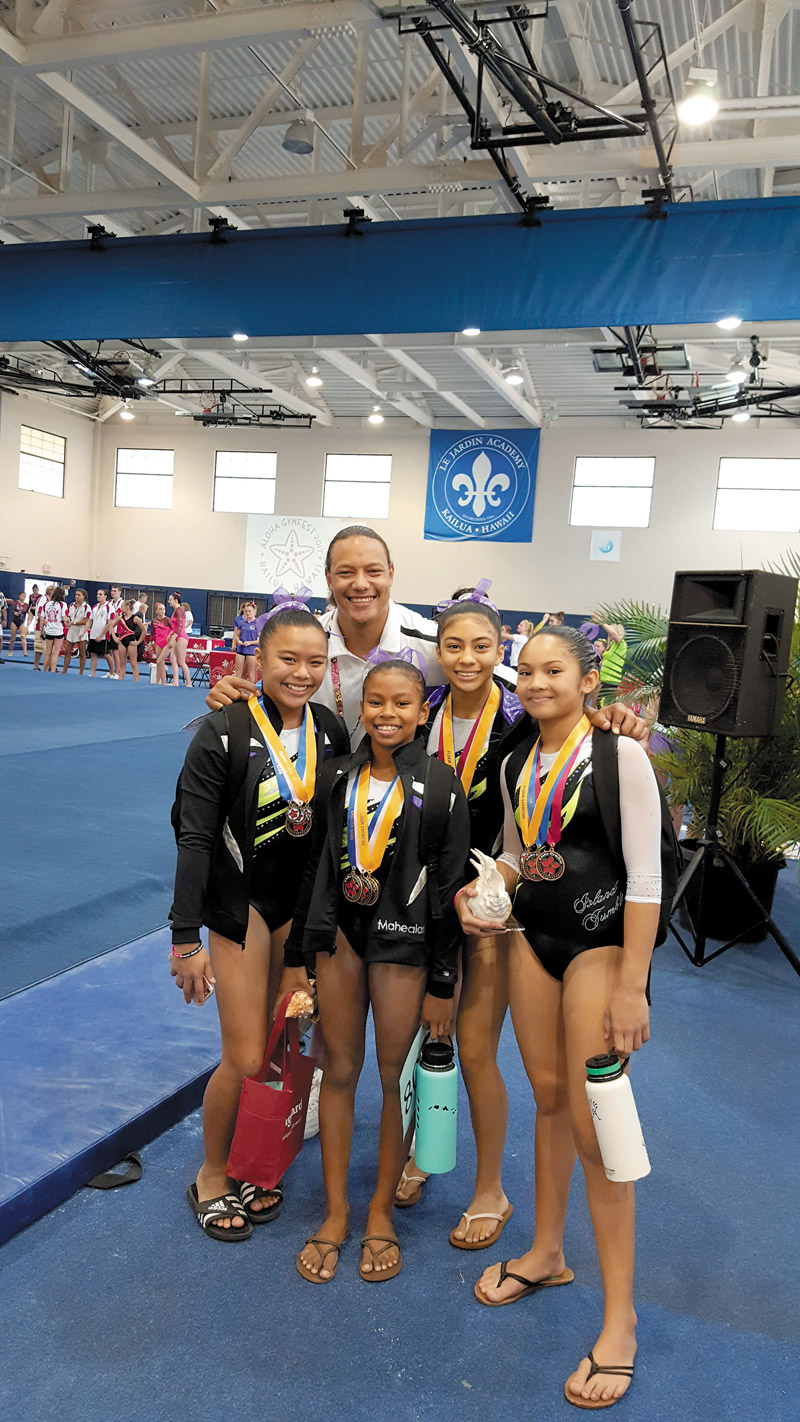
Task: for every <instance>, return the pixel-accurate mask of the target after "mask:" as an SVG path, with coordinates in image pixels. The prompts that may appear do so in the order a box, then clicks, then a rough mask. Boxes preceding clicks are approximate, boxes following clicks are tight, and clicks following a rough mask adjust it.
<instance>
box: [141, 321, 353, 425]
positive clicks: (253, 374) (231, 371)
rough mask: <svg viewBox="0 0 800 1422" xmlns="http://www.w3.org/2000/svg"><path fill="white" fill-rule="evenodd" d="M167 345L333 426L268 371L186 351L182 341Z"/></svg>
mask: <svg viewBox="0 0 800 1422" xmlns="http://www.w3.org/2000/svg"><path fill="white" fill-rule="evenodd" d="M167 344H168V345H171V346H175V347H176V349H178V350H180V352H181V355H182V356H188V358H189V359H190V360H201V361H202V362H203V364H204V365H207V366H210V367H211V368H212V369H213V370H218V371H220V373H221V374H222V375H227V376H228V378H229V379H231V380H238V381H240V382H241V384H242V385H248V386H249V387H250V388H251V389H252V390H263V389H265V388H268V389H269V390H270V392H271V394H272V397H273V399H274V400H275V402H276V403H278V404H281V405H285V406H286V407H287V409H289V410H296V411H297V413H298V414H300V415H313V416H314V419H315V420H316V422H317V424H320V425H332V424H333V417H332V416H331V415H329V414H326V413H325V411H324V410H320V409H319V407H318V406H317V405H312V404H311V402H310V401H308V400H302V399H301V398H300V396H299V395H294V394H292V392H291V390H281V389H279V388H278V386H277V385H274V384H273V382H272V381H271V380H270V377H269V372H268V371H263V372H261V371H257V370H252V369H250V367H248V366H245V365H237V363H236V361H235V360H230V359H229V357H228V356H224V355H220V353H219V352H218V351H208V350H202V351H196V350H186V348H185V347H184V346H183V345H182V343H181V342H180V341H173V340H170V341H168V342H167Z"/></svg>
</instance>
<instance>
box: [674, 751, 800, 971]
mask: <svg viewBox="0 0 800 1422" xmlns="http://www.w3.org/2000/svg"><path fill="white" fill-rule="evenodd" d="M725 739H726V738H725V736H717V737H716V742H715V745H714V760H713V763H712V769H711V791H710V795H709V803H708V818H707V820H706V825H705V829H704V830H703V833H702V835H701V837H700V840H699V841H698V844H699V847H698V849H697V850H696V851H695V853H694V854H693V855H692V862H691V864H688V865H687V867H686V869H685V870H684V872H683V874H682V875H681V877H680V881H679V883H678V887H677V889H676V891H675V897H674V899H673V900H672V912H671V914H670V927H671V929H672V932H673V933H674V934H675V937H676V938H677V940H678V942H679V943H680V945H681V948H682V949H683V951H684V953H685V954H686V956H687V958H688V959H689V961H690V962H691V963H694V965H695V967H696V968H702V967H704V966H705V964H706V963H710V962H711V960H712V958H718V957H719V955H720V953H726V952H727V951H728V949H729V948H733V947H734V946H735V945H736V944H737V943H740V942H741V941H742V939H743V938H744V937H745V934H747V933H750V932H751V931H752V928H753V927H754V925H752V924H751V925H749V926H748V927H747V928H746V929H745V930H744V933H739V934H738V935H737V936H736V938H731V939H729V941H728V942H727V943H723V945H722V947H721V948H715V949H714V952H713V953H706V942H707V940H708V930H707V928H706V917H707V901H708V892H709V876H710V871H711V865H712V863H713V861H714V860H715V859H719V860H721V861H722V863H723V864H726V865H727V867H728V868H729V869H730V871H731V873H732V874H733V875H735V877H736V878H737V879H738V880H739V883H740V884H741V886H742V888H743V889H744V891H745V893H746V894H747V897H748V898H749V899H750V901H751V903H753V904H754V905H755V907H756V908H757V909H758V911H759V913H760V914H761V919H760V923H763V924H765V925H766V927H767V930H768V931H769V934H770V937H771V938H773V939H774V940H775V942H776V943H777V945H778V947H779V948H780V950H781V952H782V954H783V956H784V958H786V959H787V961H788V962H789V963H791V965H792V967H793V968H794V970H795V972H796V973H798V974H800V958H798V957H797V954H796V953H795V951H794V949H793V948H792V945H791V943H790V942H789V941H788V939H787V938H785V937H784V935H783V934H782V933H781V931H780V929H779V928H778V925H777V923H775V920H774V919H773V918H772V917H771V915H770V914H769V912H768V910H767V909H766V908H765V907H764V905H763V904H762V902H761V900H760V899H759V897H758V895H757V894H756V893H755V892H754V891H753V889H752V888H751V887H750V885H749V884H748V882H747V880H746V878H745V877H744V874H743V873H742V871H741V869H740V868H739V865H738V864H737V863H736V860H735V859H734V858H733V855H732V854H730V853H729V852H728V850H727V849H725V848H724V847H723V845H722V844H720V836H719V805H720V800H721V798H722V777H723V773H724V772H725V770H727V768H728V767H727V762H726V760H725ZM697 875H699V876H700V889H699V895H698V902H697V919H696V922H695V920H694V919H693V918H692V914H691V912H690V910H689V909H688V907H687V913H688V914H689V922H690V924H691V938H692V943H693V948H694V951H692V949H690V948H689V946H688V945H687V944H686V943H685V942H684V940H683V938H682V937H681V935H680V933H679V932H678V930H677V928H676V927H675V924H674V922H673V921H672V920H673V919H674V917H675V913H676V911H677V909H678V907H679V906H680V904H681V903H682V902H683V900H684V899H685V897H686V891H687V889H688V888H689V885H690V884H691V883H692V881H693V880H694V879H695V877H696V876H697Z"/></svg>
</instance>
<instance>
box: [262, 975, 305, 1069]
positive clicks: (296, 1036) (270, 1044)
mask: <svg viewBox="0 0 800 1422" xmlns="http://www.w3.org/2000/svg"><path fill="white" fill-rule="evenodd" d="M291 1000H292V993H290V992H287V993H286V994H285V995H284V997H283V998H282V1000H281V1005H280V1007H279V1008H278V1012H277V1015H276V1017H275V1021H274V1022H273V1024H272V1031H271V1032H270V1034H269V1038H268V1040H267V1046H266V1050H265V1052H264V1060H263V1062H262V1063H261V1067H260V1069H259V1071H258V1072H257V1074H256V1077H255V1080H256V1081H263V1080H264V1078H265V1077H266V1076H267V1074H268V1072H269V1069H270V1067H271V1065H272V1059H273V1056H274V1055H275V1054H276V1052H277V1049H278V1047H279V1044H280V1043H281V1039H282V1042H283V1056H282V1059H281V1076H282V1078H283V1080H284V1082H286V1083H287V1085H289V1086H291V1081H292V1061H296V1060H297V1058H298V1057H299V1056H300V1033H299V1030H298V1026H297V1020H296V1018H294V1017H288V1018H287V1016H286V1009H287V1007H288V1006H289V1003H290V1002H291Z"/></svg>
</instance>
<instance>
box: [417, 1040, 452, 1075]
mask: <svg viewBox="0 0 800 1422" xmlns="http://www.w3.org/2000/svg"><path fill="white" fill-rule="evenodd" d="M421 1056H422V1065H423V1066H424V1067H426V1068H427V1070H428V1071H449V1070H450V1067H451V1066H452V1065H453V1062H454V1059H455V1051H454V1049H453V1043H452V1042H451V1041H450V1040H449V1039H447V1038H446V1039H445V1040H444V1041H439V1042H432V1041H431V1040H430V1038H427V1039H426V1041H425V1042H423V1044H422V1053H421Z"/></svg>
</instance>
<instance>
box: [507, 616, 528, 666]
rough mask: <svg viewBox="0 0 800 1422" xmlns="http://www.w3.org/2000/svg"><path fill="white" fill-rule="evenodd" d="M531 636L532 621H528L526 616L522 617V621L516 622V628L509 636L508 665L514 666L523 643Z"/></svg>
mask: <svg viewBox="0 0 800 1422" xmlns="http://www.w3.org/2000/svg"><path fill="white" fill-rule="evenodd" d="M532 636H533V623H532V622H529V621H528V619H527V617H523V619H522V621H521V622H518V623H517V630H516V632H515V633H514V634H513V636H512V638H511V662H510V665H511V666H512V667H516V665H517V662H518V661H519V654H520V652H521V651H522V648H523V647H524V646H525V643H526V642H527V640H528V638H529V637H532Z"/></svg>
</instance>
